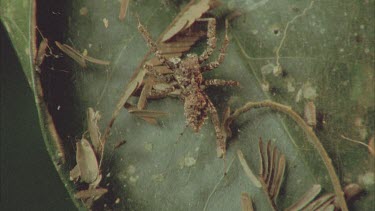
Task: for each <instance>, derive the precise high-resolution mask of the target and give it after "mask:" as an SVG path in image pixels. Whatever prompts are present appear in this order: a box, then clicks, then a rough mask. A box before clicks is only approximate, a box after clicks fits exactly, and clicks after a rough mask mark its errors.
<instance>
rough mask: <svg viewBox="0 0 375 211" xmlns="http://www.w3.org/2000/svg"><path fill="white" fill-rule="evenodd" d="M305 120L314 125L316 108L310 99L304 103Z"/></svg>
mask: <svg viewBox="0 0 375 211" xmlns="http://www.w3.org/2000/svg"><path fill="white" fill-rule="evenodd" d="M304 111H305V112H304V114H305V121H306V123H307V124H308V125H310V126H312V127H315V126H316V108H315V104H314V102H313V101H310V102H308V103H306V104H305V110H304Z"/></svg>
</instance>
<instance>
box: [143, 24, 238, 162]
mask: <svg viewBox="0 0 375 211" xmlns="http://www.w3.org/2000/svg"><path fill="white" fill-rule="evenodd" d="M196 21H206V22H207V48H206V49H205V50H204V52H203V53H202V54H201V55H199V56H198V55H197V54H187V55H186V57H185V58H178V57H174V58H166V57H165V56H164V55H163V54H162V52H161V51H160V50H159V49H158V48H157V46H156V44H155V43H154V41H153V40H152V38H151V36H150V34H149V33H148V31H147V30H146V28H145V27H144V26H143V25H142V24H141V23H140V22H139V24H138V30H139V32H140V33H141V34H142V36H143V38H144V39H145V40H146V42H147V44H148V46H149V47H150V49H151V51H152V52H153V53H154V54H155V56H156V57H157V58H158V59H159V61H160V62H161V63H162V64H163V65H165V66H167V67H168V68H169V69H170V70H171V73H170V74H169V75H167V76H165V75H164V76H162V75H161V74H160V73H157V71H156V70H155V68H154V66H153V65H150V64H147V63H146V64H145V65H144V68H145V69H146V70H147V71H148V74H150V75H153V77H154V78H158V79H159V81H164V82H167V84H168V86H167V87H165V88H164V89H159V88H157V85H158V84H157V83H147V82H145V85H144V87H143V90H142V94H141V97H140V98H143V99H146V98H148V99H150V98H151V99H152V98H161V97H165V96H169V95H173V94H174V95H178V96H179V97H180V98H181V99H182V100H183V101H184V111H185V112H184V113H185V117H186V121H187V124H188V125H189V126H190V127H191V128H192V129H193V130H194V131H195V132H198V131H199V130H200V128H201V127H202V125H203V123H204V121H205V120H206V119H207V114H208V112H209V113H210V114H211V119H212V123H213V124H214V127H215V132H216V139H217V155H218V157H222V156H223V155H224V153H225V151H226V140H225V139H226V137H225V134H224V132H223V131H222V127H221V125H220V120H219V116H218V113H217V110H216V108H215V106H214V105H213V103H212V102H211V100H210V98H209V97H208V96H207V94H206V93H205V91H204V90H205V89H206V88H207V87H209V86H238V85H239V83H238V82H237V81H225V80H221V79H210V80H205V79H204V78H203V75H202V73H203V72H206V71H210V70H213V69H215V68H217V67H218V66H219V65H220V64H221V63H222V62H223V61H224V57H225V52H226V49H227V47H228V44H229V39H228V36H227V33H225V39H224V42H223V44H222V47H221V50H220V54H219V56H218V58H217V59H216V60H215V61H213V62H209V63H207V64H203V63H204V62H205V61H207V60H208V58H209V57H210V55H211V54H212V53H213V51H214V49H215V48H216V37H215V35H216V20H215V19H214V18H204V19H197V20H196ZM226 31H227V24H226ZM143 99H140V101H144V100H143ZM141 104H143V105H144V103H141Z"/></svg>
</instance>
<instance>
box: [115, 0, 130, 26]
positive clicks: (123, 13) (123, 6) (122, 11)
mask: <svg viewBox="0 0 375 211" xmlns="http://www.w3.org/2000/svg"><path fill="white" fill-rule="evenodd" d="M129 1H130V0H121V6H120V13H119V15H118V19H119V20H120V21H124V20H125V17H126V12H127V11H128V7H129Z"/></svg>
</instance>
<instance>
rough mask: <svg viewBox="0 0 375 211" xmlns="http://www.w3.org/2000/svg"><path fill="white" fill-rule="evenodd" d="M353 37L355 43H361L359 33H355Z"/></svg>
mask: <svg viewBox="0 0 375 211" xmlns="http://www.w3.org/2000/svg"><path fill="white" fill-rule="evenodd" d="M354 39H355V41H356V42H357V43H361V42H362V41H363V37H362V36H361V35H356V36H355V37H354Z"/></svg>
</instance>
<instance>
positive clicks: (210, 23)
mask: <svg viewBox="0 0 375 211" xmlns="http://www.w3.org/2000/svg"><path fill="white" fill-rule="evenodd" d="M196 21H207V48H206V50H204V51H203V53H202V54H201V55H200V56H199V58H198V61H199V63H203V62H204V61H206V60H207V59H208V58H209V57H210V56H211V54H212V53H213V52H214V49H215V48H216V37H215V35H216V19H215V18H200V19H197V20H196Z"/></svg>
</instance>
